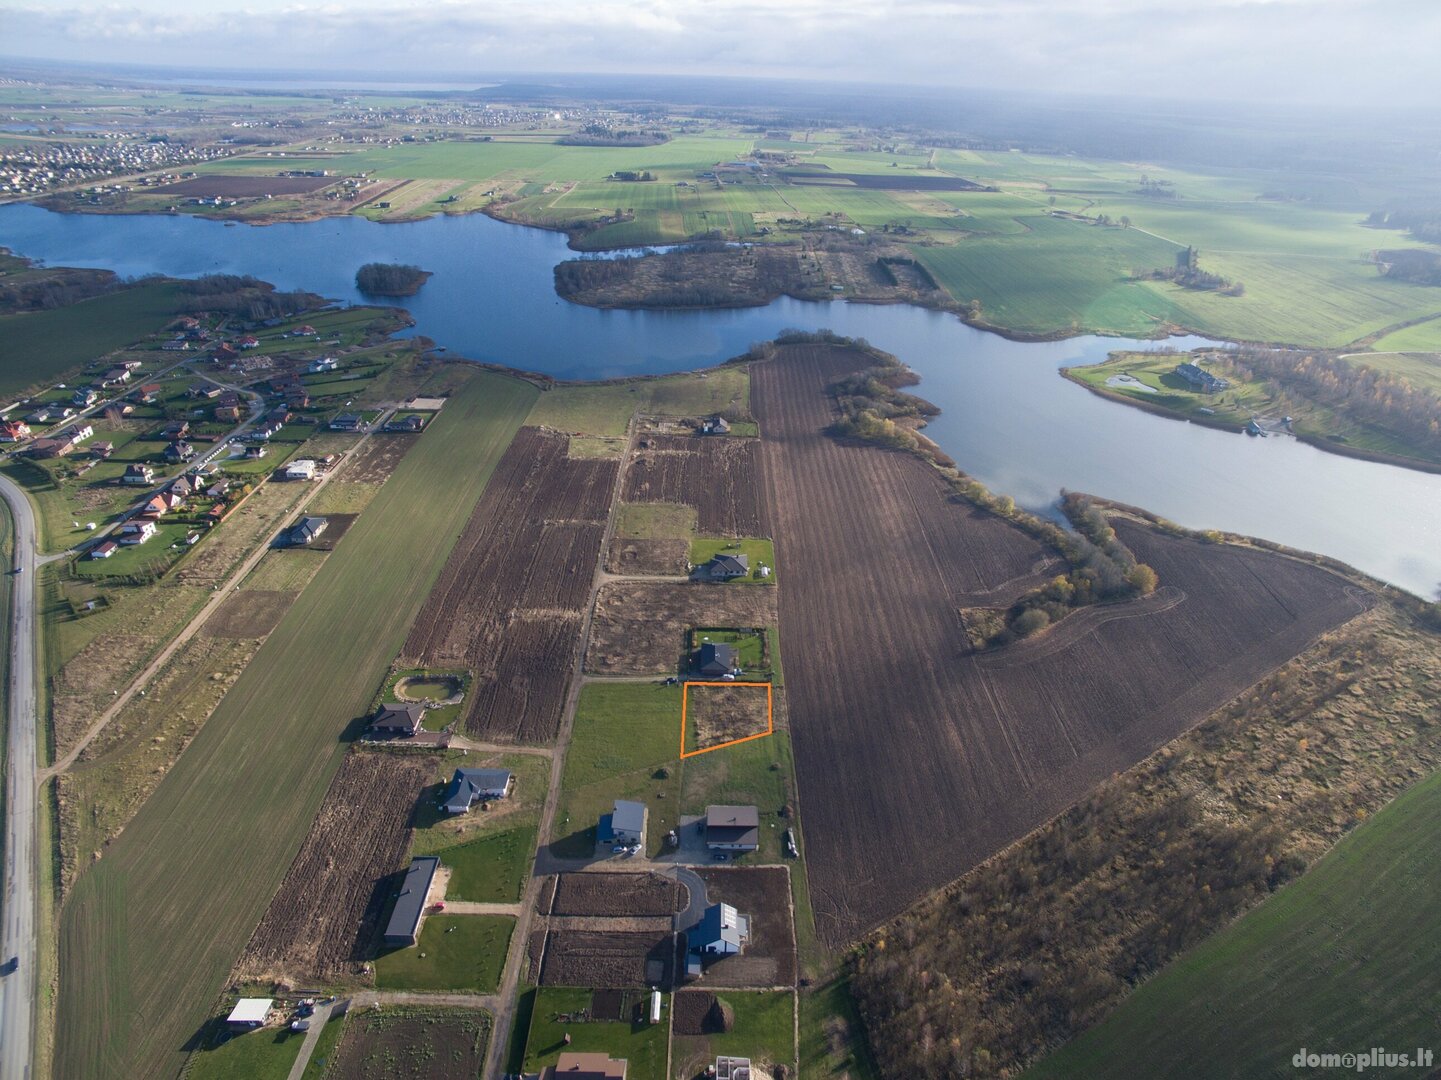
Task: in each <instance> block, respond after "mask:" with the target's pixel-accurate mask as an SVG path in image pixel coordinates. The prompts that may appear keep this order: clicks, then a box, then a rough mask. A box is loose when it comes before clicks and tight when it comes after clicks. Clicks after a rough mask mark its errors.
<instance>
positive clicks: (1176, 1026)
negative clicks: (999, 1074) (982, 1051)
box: [1027, 774, 1441, 1078]
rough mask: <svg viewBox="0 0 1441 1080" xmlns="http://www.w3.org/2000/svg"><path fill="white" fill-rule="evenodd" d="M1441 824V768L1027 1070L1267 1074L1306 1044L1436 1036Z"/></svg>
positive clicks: (1408, 1042)
mask: <svg viewBox="0 0 1441 1080" xmlns="http://www.w3.org/2000/svg"><path fill="white" fill-rule="evenodd" d="M1438 823H1441V774H1435V775H1432V776H1431V777H1429V778H1427V779H1426V780H1423V781H1422V782H1421V783H1419V784H1417V785H1416V786H1415V787H1413V788H1411V789H1410V790H1408V791H1406V792H1403V793H1402V794H1401V795H1400V796H1398V797H1397V798H1396V800H1395V801H1394V802H1392V803H1391V804H1390V805H1389V806H1387V807H1386V808H1384V809H1383V810H1381V812H1380V813H1378V814H1376V816H1375V817H1373V818H1371V819H1370V820H1369V821H1367V822H1366V823H1365V824H1363V825H1361V826H1359V827H1358V828H1357V829H1356V830H1355V831H1353V832H1352V833H1351V834H1350V835H1349V836H1347V837H1346V838H1345V839H1343V840H1342V841H1341V842H1340V843H1338V844H1337V845H1336V847H1335V848H1334V849H1333V850H1332V851H1331V852H1330V853H1329V854H1328V855H1327V856H1326V857H1325V858H1324V859H1322V860H1321V861H1320V862H1318V863H1317V864H1316V866H1315V867H1313V868H1312V869H1311V871H1310V872H1308V873H1307V874H1306V875H1305V876H1304V877H1302V878H1301V879H1300V880H1299V881H1297V882H1295V883H1294V884H1292V885H1290V886H1288V887H1287V888H1285V889H1283V890H1282V891H1281V892H1279V893H1277V894H1276V895H1275V896H1273V897H1272V898H1271V899H1269V900H1267V901H1266V902H1265V903H1264V904H1262V905H1261V906H1260V907H1258V908H1256V909H1255V910H1253V911H1252V912H1250V913H1249V914H1248V915H1246V916H1245V918H1243V919H1241V920H1240V921H1239V922H1237V923H1235V924H1233V925H1232V926H1230V927H1228V928H1227V929H1226V930H1224V931H1222V932H1221V933H1219V934H1217V935H1215V936H1214V937H1212V938H1211V939H1210V940H1208V941H1206V942H1205V943H1204V944H1202V945H1201V946H1199V947H1198V948H1196V949H1194V950H1192V951H1191V952H1189V953H1187V954H1186V955H1184V956H1182V957H1181V958H1180V959H1178V960H1177V961H1176V962H1175V963H1174V964H1172V965H1171V966H1170V967H1168V968H1166V969H1165V970H1164V971H1162V972H1161V973H1160V974H1159V975H1157V976H1156V977H1155V978H1154V979H1152V980H1151V981H1150V982H1148V983H1147V984H1146V985H1144V986H1143V987H1141V989H1139V990H1137V991H1136V992H1135V993H1134V994H1132V995H1131V996H1130V998H1128V999H1127V1000H1126V1002H1125V1003H1124V1004H1122V1005H1121V1006H1120V1007H1119V1008H1118V1009H1117V1010H1116V1011H1115V1012H1114V1013H1112V1014H1111V1016H1110V1017H1108V1018H1107V1019H1106V1020H1104V1021H1102V1022H1101V1023H1100V1024H1098V1025H1097V1026H1096V1027H1094V1028H1092V1029H1091V1030H1090V1031H1088V1032H1086V1033H1085V1034H1083V1035H1081V1036H1080V1037H1079V1038H1078V1039H1076V1040H1075V1041H1074V1042H1072V1043H1071V1044H1070V1045H1069V1046H1066V1047H1064V1048H1062V1049H1061V1050H1059V1051H1058V1052H1056V1053H1055V1054H1052V1055H1051V1056H1050V1057H1048V1058H1046V1059H1045V1060H1043V1061H1042V1062H1041V1063H1040V1064H1039V1065H1038V1066H1036V1067H1035V1068H1033V1069H1031V1070H1030V1072H1028V1073H1027V1076H1029V1077H1036V1078H1042V1077H1069V1076H1088V1077H1097V1078H1101V1077H1112V1076H1115V1077H1123V1076H1137V1075H1140V1074H1141V1073H1149V1074H1151V1075H1158V1076H1159V1075H1176V1074H1177V1073H1178V1071H1179V1072H1184V1073H1185V1074H1186V1075H1188V1076H1194V1077H1229V1076H1266V1075H1272V1074H1277V1073H1281V1072H1284V1071H1286V1070H1287V1069H1288V1068H1289V1067H1290V1063H1291V1056H1292V1055H1293V1054H1294V1053H1295V1052H1296V1051H1297V1050H1298V1049H1299V1048H1301V1047H1303V1046H1304V1047H1306V1048H1307V1049H1308V1050H1314V1051H1318V1052H1322V1053H1327V1052H1334V1053H1344V1052H1347V1051H1356V1050H1365V1049H1367V1048H1369V1047H1374V1046H1384V1047H1387V1048H1389V1049H1391V1050H1408V1051H1409V1050H1412V1049H1413V1048H1415V1047H1418V1046H1420V1047H1424V1046H1429V1045H1431V1044H1432V1043H1434V1040H1435V1035H1436V1023H1435V1016H1436V1010H1437V1008H1438V1006H1441V976H1438V974H1437V959H1438V957H1441V911H1438V910H1437V908H1436V905H1435V904H1434V903H1433V902H1432V898H1434V897H1435V896H1437V895H1438V894H1441V825H1438ZM1367 1075H1380V1074H1379V1073H1378V1072H1373V1073H1367Z"/></svg>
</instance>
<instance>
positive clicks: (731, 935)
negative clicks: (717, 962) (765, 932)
mask: <svg viewBox="0 0 1441 1080" xmlns="http://www.w3.org/2000/svg"><path fill="white" fill-rule="evenodd" d="M750 936H751V921H750V916H748V915H742V914H741V913H740V912H738V911H736V909H735V908H733V907H732V906H731V905H730V904H712V905H711V906H710V907H708V908H706V909H705V914H703V915H702V916H701V918H700V922H698V923H696V924H695V925H694V926H692V927H691V928H690V929H689V930H687V931H686V932H685V937H686V948H687V949H689V950H690V951H691V952H693V953H699V954H701V955H702V956H734V955H735V954H736V953H738V952H740V951H741V950H742V949H744V948H745V947H746V944H747V943H748V942H749V941H750Z"/></svg>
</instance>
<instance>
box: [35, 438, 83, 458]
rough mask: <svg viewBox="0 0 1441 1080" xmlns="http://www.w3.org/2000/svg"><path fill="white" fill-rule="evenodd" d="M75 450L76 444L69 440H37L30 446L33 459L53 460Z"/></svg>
mask: <svg viewBox="0 0 1441 1080" xmlns="http://www.w3.org/2000/svg"><path fill="white" fill-rule="evenodd" d="M74 449H75V446H74V444H73V443H71V442H70V441H69V440H68V439H36V440H35V441H34V442H32V443H31V444H30V448H29V452H30V456H31V457H37V458H53V457H61V456H63V455H65V454H68V453H70V451H71V450H74Z"/></svg>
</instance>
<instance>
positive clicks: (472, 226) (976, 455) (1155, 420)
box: [0, 205, 1441, 598]
mask: <svg viewBox="0 0 1441 1080" xmlns="http://www.w3.org/2000/svg"><path fill="white" fill-rule="evenodd" d="M0 244H3V245H5V246H7V247H9V248H11V249H12V250H14V251H16V252H18V253H20V254H22V255H28V256H30V257H32V258H39V259H43V260H45V261H46V262H48V263H51V264H60V263H65V264H70V265H75V266H97V267H105V268H108V269H111V270H114V271H116V272H117V273H120V274H122V275H127V276H129V275H141V274H151V273H161V274H169V275H172V276H175V277H193V276H197V275H200V274H207V273H219V272H224V273H245V274H253V275H255V276H256V277H259V278H263V279H265V280H267V281H271V282H274V283H275V284H276V285H277V286H279V287H281V288H284V289H294V288H304V289H309V290H312V291H314V292H318V293H322V294H324V295H325V296H328V297H332V298H335V299H336V300H339V301H341V302H343V303H363V302H365V299H366V298H365V297H363V296H361V295H360V294H359V293H358V292H357V291H356V289H355V281H354V279H355V271H356V269H357V268H358V267H360V266H361V265H362V264H363V263H367V262H403V263H414V264H415V265H417V266H420V267H422V268H424V269H426V270H430V271H432V272H433V274H434V276H433V277H432V278H431V279H430V280H429V281H428V282H427V283H426V285H425V286H424V288H422V289H421V291H420V293H419V294H418V295H416V296H414V297H407V298H405V299H404V300H403V301H399V303H401V304H402V306H404V307H406V308H407V309H408V310H409V311H410V312H411V313H412V314H413V315H414V316H415V319H416V327H415V331H414V332H416V333H423V334H425V335H427V336H428V337H431V338H433V339H434V340H435V341H436V342H437V343H438V344H439V345H443V346H445V347H446V348H447V350H449V351H450V352H451V353H452V354H454V355H458V356H465V357H469V358H471V359H476V360H486V361H492V362H495V363H499V364H507V365H511V366H514V367H518V368H523V369H526V370H530V371H538V372H544V373H546V374H549V375H554V376H556V377H558V378H564V379H606V378H614V377H618V376H625V375H637V374H647V373H663V372H673V371H685V370H690V369H693V368H697V367H705V366H708V365H711V364H714V363H716V362H718V361H721V360H725V359H727V358H729V357H731V356H735V355H737V354H739V353H741V352H744V351H745V350H746V348H747V347H749V345H750V344H751V343H752V342H757V341H764V340H767V339H769V338H771V337H774V336H775V334H776V333H777V332H778V331H780V330H782V329H785V328H787V327H797V328H801V329H807V330H813V329H818V328H821V327H826V328H829V329H832V330H834V331H836V332H837V333H840V334H846V335H850V336H854V337H864V338H866V339H867V340H868V341H870V342H871V343H872V344H873V345H876V346H878V347H879V348H882V349H885V350H886V351H888V352H891V353H894V354H895V355H897V356H898V357H900V358H901V359H902V360H904V361H905V362H906V363H907V364H909V365H910V366H911V367H912V368H914V369H915V370H916V372H917V373H918V374H919V375H920V376H921V378H922V383H921V385H920V386H919V387H918V388H917V391H916V392H918V393H919V394H921V395H922V396H924V397H926V398H928V399H929V400H931V401H933V402H935V403H936V404H937V405H938V406H940V408H941V410H942V412H941V415H940V416H939V417H937V418H936V419H935V420H934V421H933V422H932V423H931V425H930V427H929V428H928V429H927V434H929V435H930V436H931V437H932V438H933V439H935V441H936V442H937V443H939V444H940V445H941V447H943V448H944V449H945V451H946V452H947V453H948V454H950V455H951V456H952V457H954V458H955V459H956V462H957V464H959V465H960V466H961V468H963V469H964V470H965V471H966V472H968V473H970V474H971V475H973V476H975V477H976V478H977V479H979V480H981V481H982V482H983V483H985V484H986V485H987V486H988V487H990V488H991V489H992V490H993V491H996V492H998V493H1004V494H1009V495H1011V496H1013V497H1014V498H1015V499H1016V501H1017V502H1018V503H1020V504H1021V505H1023V506H1025V507H1028V508H1030V509H1032V510H1036V511H1039V512H1042V513H1053V512H1054V511H1053V508H1054V503H1055V500H1056V497H1057V495H1058V493H1059V492H1060V490H1061V489H1062V488H1067V489H1070V490H1075V491H1086V492H1090V493H1092V494H1095V495H1100V496H1104V497H1106V498H1110V499H1115V500H1117V501H1120V502H1126V503H1131V504H1134V505H1136V506H1143V507H1146V508H1147V509H1149V510H1152V511H1154V512H1155V513H1158V514H1161V515H1163V516H1165V517H1168V518H1171V519H1172V520H1174V521H1177V522H1180V523H1181V524H1183V525H1187V526H1191V527H1193V528H1216V529H1223V530H1227V531H1230V532H1238V533H1244V534H1248V535H1252V536H1260V537H1264V538H1266V539H1269V540H1274V541H1277V542H1280V543H1283V544H1288V545H1291V546H1293V547H1297V548H1303V549H1306V550H1310V551H1319V552H1323V553H1325V554H1327V555H1331V556H1334V557H1335V558H1338V559H1341V560H1343V561H1345V562H1348V563H1351V564H1352V565H1354V566H1356V567H1358V568H1360V569H1362V570H1364V571H1366V572H1367V573H1369V574H1373V575H1375V576H1376V577H1379V578H1382V579H1383V580H1386V581H1390V582H1392V583H1394V584H1396V585H1399V586H1401V587H1403V588H1405V589H1409V590H1410V591H1412V592H1415V593H1417V594H1418V595H1422V596H1426V597H1428V598H1430V597H1434V596H1436V595H1437V594H1438V590H1441V476H1438V475H1431V474H1426V473H1419V472H1414V471H1411V470H1407V469H1400V468H1395V467H1392V466H1387V465H1379V464H1375V463H1372V462H1365V461H1358V460H1353V459H1350V458H1342V457H1338V456H1336V455H1334V454H1326V453H1323V452H1322V451H1320V450H1316V449H1314V448H1312V447H1309V446H1306V445H1304V444H1302V443H1298V442H1296V441H1295V440H1294V439H1290V438H1285V437H1272V438H1266V439H1259V438H1256V439H1253V438H1248V437H1246V436H1244V435H1233V434H1229V433H1227V432H1223V431H1217V430H1214V429H1211V428H1204V427H1199V426H1197V425H1194V424H1188V423H1183V422H1180V421H1175V420H1167V419H1165V418H1162V417H1158V416H1153V415H1151V414H1149V413H1145V412H1142V411H1140V410H1138V409H1132V408H1129V407H1126V406H1122V405H1118V404H1115V403H1113V402H1110V401H1107V400H1105V399H1103V398H1100V397H1097V396H1095V395H1093V394H1091V393H1090V392H1088V391H1086V390H1084V389H1082V388H1081V387H1079V386H1076V385H1075V384H1073V383H1070V382H1068V381H1066V380H1065V379H1062V378H1061V377H1060V376H1059V375H1058V374H1057V369H1058V368H1060V367H1064V366H1075V365H1079V364H1087V363H1096V362H1098V361H1100V360H1103V359H1105V357H1106V354H1107V353H1108V352H1109V351H1110V350H1112V349H1117V348H1138V349H1155V348H1163V347H1166V346H1167V345H1169V346H1171V347H1175V348H1187V347H1190V346H1191V345H1194V344H1198V343H1201V341H1202V339H1199V338H1173V339H1171V341H1170V342H1168V343H1160V342H1134V341H1126V340H1123V339H1117V338H1100V337H1079V338H1072V339H1070V340H1067V341H1060V342H1045V343H1022V342H1015V341H1009V340H1007V339H1005V338H1002V337H999V336H997V335H995V334H989V333H985V332H983V331H979V330H975V329H973V328H972V327H969V326H966V325H965V324H964V323H962V322H961V321H960V320H958V319H956V318H955V317H954V316H951V315H946V314H942V313H939V312H933V311H926V310H923V309H920V308H913V307H906V306H901V305H889V306H876V305H865V304H847V303H844V302H839V301H836V302H830V303H807V302H801V301H796V300H789V299H783V300H778V301H776V302H775V303H773V304H770V305H769V306H767V307H761V308H745V309H741V310H735V311H687V312H636V311H597V310H594V309H591V308H584V307H579V306H577V305H574V304H569V303H566V302H565V301H562V300H560V299H559V298H558V297H557V296H556V295H555V289H554V284H553V277H552V268H553V267H554V266H555V264H556V263H557V262H560V261H562V260H563V259H567V258H572V257H574V255H575V253H574V252H572V251H570V250H569V248H567V247H566V241H565V237H564V236H562V235H560V234H557V233H550V232H544V231H542V230H538V229H527V228H523V227H520V226H514V225H507V224H505V223H503V222H498V221H495V220H493V219H491V218H488V217H485V216H483V215H480V214H472V215H468V216H464V217H435V218H430V219H428V220H426V221H420V222H414V223H411V224H404V225H377V224H374V223H371V222H369V221H366V220H364V219H362V218H357V217H344V218H327V219H324V220H321V221H315V222H306V223H304V224H294V225H267V226H245V225H241V226H227V225H224V224H222V223H220V222H216V221H207V220H204V219H200V218H192V217H186V216H179V215H174V216H172V215H153V216H124V215H120V216H102V215H91V214H55V213H51V212H49V211H46V210H41V209H38V208H35V207H32V206H23V205H10V206H0ZM384 302H387V303H396V302H397V301H384Z"/></svg>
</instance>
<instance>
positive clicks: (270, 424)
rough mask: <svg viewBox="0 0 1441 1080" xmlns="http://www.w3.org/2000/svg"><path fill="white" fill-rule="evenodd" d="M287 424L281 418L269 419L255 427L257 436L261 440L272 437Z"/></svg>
mask: <svg viewBox="0 0 1441 1080" xmlns="http://www.w3.org/2000/svg"><path fill="white" fill-rule="evenodd" d="M284 426H285V423H284V421H281V420H267V421H266V422H265V423H263V424H261V425H260V426H259V427H258V428H256V429H255V437H256V438H257V439H261V440H267V439H272V438H274V437H275V436H276V435H279V434H280V429H281V428H283V427H284Z"/></svg>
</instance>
